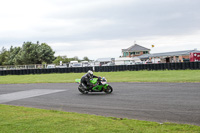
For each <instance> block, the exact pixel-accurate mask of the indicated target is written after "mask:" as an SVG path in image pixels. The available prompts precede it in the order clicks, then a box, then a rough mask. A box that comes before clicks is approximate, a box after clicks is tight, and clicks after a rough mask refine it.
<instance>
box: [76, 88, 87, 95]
mask: <svg viewBox="0 0 200 133" xmlns="http://www.w3.org/2000/svg"><path fill="white" fill-rule="evenodd" d="M78 90H79V91H80V92H81V93H82V94H88V91H86V90H85V89H83V88H82V87H80V86H79V87H78Z"/></svg>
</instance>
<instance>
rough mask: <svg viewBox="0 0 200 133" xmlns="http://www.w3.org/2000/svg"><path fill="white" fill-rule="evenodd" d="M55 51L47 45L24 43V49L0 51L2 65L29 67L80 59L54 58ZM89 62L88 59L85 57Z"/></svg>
mask: <svg viewBox="0 0 200 133" xmlns="http://www.w3.org/2000/svg"><path fill="white" fill-rule="evenodd" d="M54 54H55V51H53V49H52V48H51V47H50V46H49V45H48V44H46V43H41V44H39V41H37V43H32V42H24V43H23V45H22V47H13V46H11V47H10V49H8V50H7V49H6V48H4V47H3V48H2V49H1V51H0V65H28V64H51V63H53V64H56V65H58V64H60V61H62V62H63V63H69V62H70V61H71V60H77V61H80V60H79V59H78V57H77V56H76V57H74V58H67V56H58V57H55V56H54ZM83 59H84V60H88V61H89V59H88V57H84V58H83Z"/></svg>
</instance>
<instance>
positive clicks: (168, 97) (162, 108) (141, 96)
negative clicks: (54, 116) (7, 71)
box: [0, 83, 200, 126]
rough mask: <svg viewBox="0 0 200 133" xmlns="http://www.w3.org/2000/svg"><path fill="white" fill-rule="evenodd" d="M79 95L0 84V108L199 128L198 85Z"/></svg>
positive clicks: (68, 89) (66, 86) (119, 86)
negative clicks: (10, 106)
mask: <svg viewBox="0 0 200 133" xmlns="http://www.w3.org/2000/svg"><path fill="white" fill-rule="evenodd" d="M110 85H111V86H112V87H113V89H114V91H113V93H112V94H105V93H90V94H87V95H84V94H81V93H80V92H79V91H78V89H77V86H78V85H77V84H75V83H43V84H1V85H0V104H7V105H17V106H25V107H34V108H42V109H52V110H62V111H67V112H78V113H86V114H95V115H102V116H109V117H119V118H130V119H138V120H146V121H155V122H159V123H163V122H173V123H183V124H193V125H198V126H200V83H110Z"/></svg>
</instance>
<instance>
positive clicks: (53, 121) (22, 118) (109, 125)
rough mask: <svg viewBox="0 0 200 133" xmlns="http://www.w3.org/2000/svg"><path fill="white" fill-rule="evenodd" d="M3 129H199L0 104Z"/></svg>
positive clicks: (13, 132)
mask: <svg viewBox="0 0 200 133" xmlns="http://www.w3.org/2000/svg"><path fill="white" fill-rule="evenodd" d="M0 132H1V133H30V132H31V133H119V132H120V133H166V132H168V133H199V132H200V127H199V126H194V125H184V124H173V123H163V124H159V123H156V122H147V121H139V120H132V119H122V118H112V117H103V116H95V115H87V114H78V113H69V112H62V111H55V110H43V109H34V108H25V107H17V106H9V105H0Z"/></svg>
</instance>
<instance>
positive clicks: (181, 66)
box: [0, 62, 200, 75]
mask: <svg viewBox="0 0 200 133" xmlns="http://www.w3.org/2000/svg"><path fill="white" fill-rule="evenodd" d="M186 69H191V70H195V69H200V62H183V63H160V64H138V65H119V66H95V67H71V68H49V69H42V68H41V69H40V68H38V69H21V70H0V75H25V74H47V73H81V72H87V71H88V70H93V71H95V72H116V71H140V70H186Z"/></svg>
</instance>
